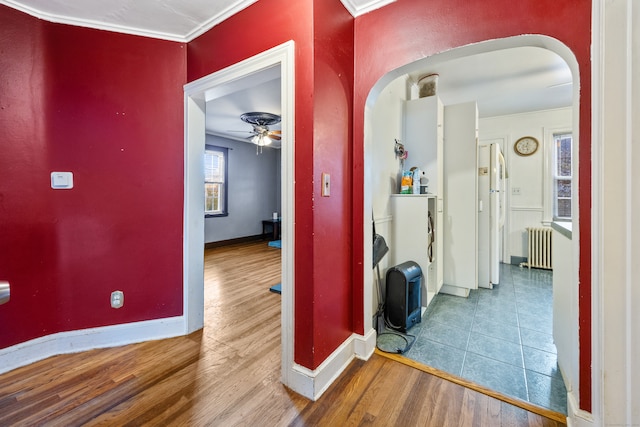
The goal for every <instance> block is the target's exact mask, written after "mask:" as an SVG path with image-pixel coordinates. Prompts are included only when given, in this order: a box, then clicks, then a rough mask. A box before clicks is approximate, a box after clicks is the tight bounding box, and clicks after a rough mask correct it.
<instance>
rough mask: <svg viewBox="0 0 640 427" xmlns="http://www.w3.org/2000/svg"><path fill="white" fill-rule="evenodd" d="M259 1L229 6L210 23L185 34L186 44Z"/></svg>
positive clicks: (213, 17)
mask: <svg viewBox="0 0 640 427" xmlns="http://www.w3.org/2000/svg"><path fill="white" fill-rule="evenodd" d="M257 1H258V0H240V1H238V2H237V3H235V4H233V5H231V6H229V7H228V8H226V9H225V10H223V11H222V12H220V13H218V14H217V15H215V16H212V17H211V18H210V19H209V20H208V21H206V22H204V23H203V24H202V25H200V26H199V27H197V28H194V29H193V30H191V31H190V32H188V33H187V34H185V36H184V41H185V42H190V41H191V40H193V39H195V38H197V37H200V36H201V35H202V34H204V33H206V32H207V31H209V30H210V29H212V28H213V27H215V26H216V25H218V24H220V23H221V22H223V21H225V20H226V19H228V18H230V17H231V16H233V15H235V14H236V13H238V12H240V11H241V10H243V9H246V8H247V7H249V6H251V5H252V4H253V3H255V2H257Z"/></svg>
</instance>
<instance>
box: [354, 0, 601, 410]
mask: <svg viewBox="0 0 640 427" xmlns="http://www.w3.org/2000/svg"><path fill="white" fill-rule="evenodd" d="M590 29H591V1H589V0H566V1H561V2H559V1H556V0H518V1H513V0H476V1H469V0H429V1H425V0H398V1H396V2H395V3H392V4H390V5H389V6H386V7H384V8H381V9H378V10H376V11H373V12H371V13H368V14H365V15H363V16H361V17H359V18H357V19H356V23H355V82H356V83H355V93H354V118H353V121H354V128H353V129H354V141H353V150H354V151H353V171H354V172H353V174H354V175H353V176H354V180H353V194H354V195H357V194H361V193H362V191H363V164H364V163H363V162H364V160H363V142H364V137H363V130H364V106H365V100H366V98H367V96H368V94H369V92H370V90H371V88H372V87H373V86H374V84H375V83H376V82H377V81H378V80H379V79H380V78H381V77H382V76H384V75H385V74H387V73H388V72H389V71H391V70H393V69H395V68H398V67H400V66H402V65H405V64H408V63H411V62H414V61H416V60H418V59H421V58H424V57H427V56H430V55H433V54H435V53H438V52H442V51H444V50H448V49H451V48H455V47H459V46H464V45H467V44H471V43H476V42H480V41H484V40H490V39H497V38H504V37H509V36H515V35H521V34H543V35H547V36H551V37H553V38H555V39H557V40H559V41H561V42H562V43H564V44H565V45H567V46H568V47H569V48H570V49H571V50H572V51H573V53H574V54H575V56H576V59H577V61H578V64H579V68H580V81H581V91H580V144H581V145H580V158H579V161H580V177H579V179H580V188H579V199H580V208H579V215H580V246H581V248H580V249H581V253H580V346H581V349H582V350H581V352H580V354H581V360H580V373H581V375H580V404H581V406H582V409H585V410H587V411H590V409H591V390H590V385H591V376H590V375H591V373H590V364H591V359H590V354H591V342H590V336H591V326H590V325H591V311H590V304H591V293H590V288H591V276H590V272H591V264H590V256H591V238H590V224H591V212H590V210H591V184H590V182H591V117H590V114H591V92H590V81H591V69H590V66H591V65H590V56H589V52H590V45H591V31H590ZM353 201H354V203H353V224H354V225H353V245H354V247H353V254H354V260H353V265H354V283H355V286H354V297H353V298H354V302H355V303H354V311H353V316H354V326H355V330H356V331H357V332H359V333H362V332H363V324H362V321H363V307H362V304H360V303H359V302H360V301H362V298H363V296H362V291H363V277H362V273H361V272H362V262H363V246H362V245H363V242H364V239H363V232H362V230H363V224H362V212H363V199H362V197H354V198H353Z"/></svg>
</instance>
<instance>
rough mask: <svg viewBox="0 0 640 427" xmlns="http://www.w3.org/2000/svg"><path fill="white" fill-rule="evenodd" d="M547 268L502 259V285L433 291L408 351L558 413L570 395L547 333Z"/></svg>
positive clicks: (549, 311) (549, 329) (549, 305)
mask: <svg viewBox="0 0 640 427" xmlns="http://www.w3.org/2000/svg"><path fill="white" fill-rule="evenodd" d="M552 299H553V296H552V273H551V272H550V271H545V270H536V269H531V270H529V269H527V268H520V267H518V266H513V265H508V264H502V265H501V276H500V284H499V285H496V286H494V288H493V289H478V290H473V291H471V294H470V296H469V297H468V298H461V297H456V296H451V295H445V294H438V295H436V297H435V298H434V300H433V302H432V303H431V304H430V305H429V307H428V308H427V310H426V312H425V313H424V316H423V318H422V322H421V323H419V324H418V325H416V326H414V327H413V328H411V329H410V330H409V331H408V333H409V334H411V335H414V336H416V341H415V343H414V345H413V347H412V348H411V350H409V351H408V352H407V353H406V354H405V356H407V357H408V358H410V359H413V360H415V361H418V362H420V363H423V364H425V365H429V366H432V367H434V368H438V369H441V370H443V371H446V372H448V373H451V374H454V375H457V376H459V377H462V378H465V379H468V380H471V381H473V382H475V383H477V384H480V385H483V386H486V387H489V388H491V389H492V390H495V391H498V392H501V393H504V394H506V395H510V396H514V397H517V398H519V399H523V400H526V401H529V402H531V403H534V404H536V405H538V406H542V407H544V408H548V409H551V410H554V411H557V412H562V413H564V414H566V413H567V393H566V390H565V386H564V382H563V381H562V375H561V374H560V370H559V369H558V365H557V363H556V347H555V345H554V343H553V336H552Z"/></svg>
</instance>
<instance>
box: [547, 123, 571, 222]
mask: <svg viewBox="0 0 640 427" xmlns="http://www.w3.org/2000/svg"><path fill="white" fill-rule="evenodd" d="M567 136H568V137H570V138H571V143H570V144H569V150H570V156H571V157H570V165H569V166H570V167H569V171H570V174H569V175H568V176H567V175H559V174H558V161H559V159H558V147H557V143H558V142H557V141H559V140H561V139H562V138H563V137H565V138H566V137H567ZM551 138H552V147H553V155H552V172H553V173H552V174H551V182H552V194H553V198H552V207H551V209H552V217H553V220H554V221H571V220H572V219H573V197H574V185H573V162H574V156H573V132H570V131H561V132H553V133H552V135H551ZM558 181H569V183H570V184H569V185H570V191H571V194H570V196H569V197H560V196H558ZM560 199H563V200H567V199H568V200H569V203H570V206H571V207H570V210H571V216H568V217H567V216H559V215H558V201H559V200H560Z"/></svg>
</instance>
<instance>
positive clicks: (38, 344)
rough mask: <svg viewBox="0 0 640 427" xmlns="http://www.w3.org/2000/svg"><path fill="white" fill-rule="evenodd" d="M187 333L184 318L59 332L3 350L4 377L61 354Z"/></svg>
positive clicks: (0, 362)
mask: <svg viewBox="0 0 640 427" xmlns="http://www.w3.org/2000/svg"><path fill="white" fill-rule="evenodd" d="M185 331H186V329H185V319H184V317H183V316H180V317H169V318H165V319H157V320H147V321H143V322H135V323H125V324H121V325H113V326H103V327H99V328H91V329H82V330H78V331H70V332H59V333H56V334H52V335H47V336H44V337H40V338H36V339H33V340H31V341H26V342H23V343H20V344H16V345H14V346H11V347H7V348H3V349H0V374H2V373H5V372H8V371H11V370H13V369H16V368H19V367H21V366H26V365H28V364H30V363H33V362H37V361H39V360H43V359H46V358H48V357H51V356H56V355H58V354H69V353H79V352H81V351H86V350H93V349H96V348H106V347H117V346H121V345H126V344H134V343H139V342H143V341H153V340H158V339H164V338H172V337H176V336H180V335H184V334H185Z"/></svg>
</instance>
